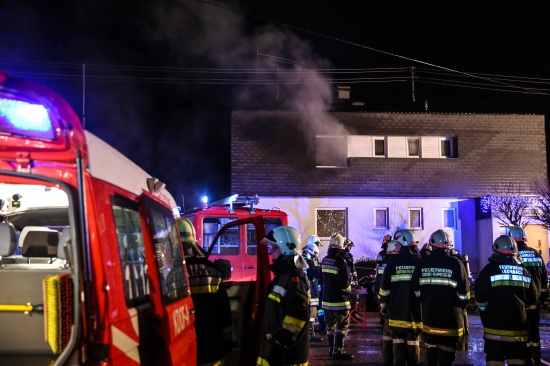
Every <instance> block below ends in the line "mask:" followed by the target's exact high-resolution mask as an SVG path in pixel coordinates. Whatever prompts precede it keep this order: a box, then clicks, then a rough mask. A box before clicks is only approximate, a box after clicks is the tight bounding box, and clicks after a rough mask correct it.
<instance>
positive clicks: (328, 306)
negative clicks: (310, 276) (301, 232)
mask: <svg viewBox="0 0 550 366" xmlns="http://www.w3.org/2000/svg"><path fill="white" fill-rule="evenodd" d="M344 241H345V239H344V237H343V236H342V235H341V234H339V233H334V234H332V235H331V236H330V242H329V248H328V252H327V256H326V257H324V258H323V261H322V262H321V272H322V277H321V278H322V286H323V309H324V311H325V321H326V323H327V337H328V344H329V356H330V357H332V358H333V359H335V360H353V358H354V357H353V355H351V354H348V353H345V352H344V338H345V337H346V334H347V332H348V328H349V322H350V319H349V312H350V309H351V304H350V292H351V275H350V272H349V268H348V264H347V263H346V259H345V258H344Z"/></svg>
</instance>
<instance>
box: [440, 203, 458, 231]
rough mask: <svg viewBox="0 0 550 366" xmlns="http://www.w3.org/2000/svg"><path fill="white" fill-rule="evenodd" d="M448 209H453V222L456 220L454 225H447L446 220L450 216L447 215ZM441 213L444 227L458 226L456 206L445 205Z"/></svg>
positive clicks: (452, 228) (453, 227) (451, 228)
mask: <svg viewBox="0 0 550 366" xmlns="http://www.w3.org/2000/svg"><path fill="white" fill-rule="evenodd" d="M446 211H452V212H453V222H454V226H447V225H446V222H445V221H446V219H447V217H448V216H447V215H446ZM441 214H442V218H441V219H442V223H441V225H442V227H443V228H444V229H449V230H456V228H457V222H456V220H457V215H456V208H454V207H444V208H442V209H441Z"/></svg>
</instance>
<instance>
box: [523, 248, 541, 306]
mask: <svg viewBox="0 0 550 366" xmlns="http://www.w3.org/2000/svg"><path fill="white" fill-rule="evenodd" d="M517 245H518V254H519V257H520V259H521V262H522V263H523V266H524V267H525V268H526V269H527V270H528V271H529V273H530V274H531V280H532V281H533V285H534V286H535V289H536V290H537V305H540V304H541V303H543V302H544V300H546V299H547V298H548V271H547V270H546V265H545V264H544V260H543V259H542V256H541V255H540V253H539V252H538V251H537V250H536V249H534V248H531V247H528V246H527V244H526V243H525V242H523V241H518V242H517ZM533 308H536V306H533Z"/></svg>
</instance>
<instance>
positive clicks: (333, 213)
mask: <svg viewBox="0 0 550 366" xmlns="http://www.w3.org/2000/svg"><path fill="white" fill-rule="evenodd" d="M347 216H348V215H347V209H345V208H317V209H316V210H315V224H316V228H315V232H316V233H317V235H318V236H319V237H320V238H321V239H326V240H328V239H329V238H330V236H331V235H332V234H333V233H340V234H342V235H343V236H344V237H347V226H348V223H347Z"/></svg>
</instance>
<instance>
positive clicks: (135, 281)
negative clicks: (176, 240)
mask: <svg viewBox="0 0 550 366" xmlns="http://www.w3.org/2000/svg"><path fill="white" fill-rule="evenodd" d="M111 207H112V210H113V216H114V219H115V228H116V233H117V244H118V251H119V253H120V263H121V270H122V279H123V282H124V284H123V287H124V297H125V298H126V306H128V307H134V306H136V305H139V304H142V303H144V302H147V301H148V299H149V277H148V275H147V270H146V264H145V247H144V245H143V234H142V231H141V224H140V221H139V208H138V204H137V203H136V202H134V201H131V200H128V199H125V198H123V197H111Z"/></svg>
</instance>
